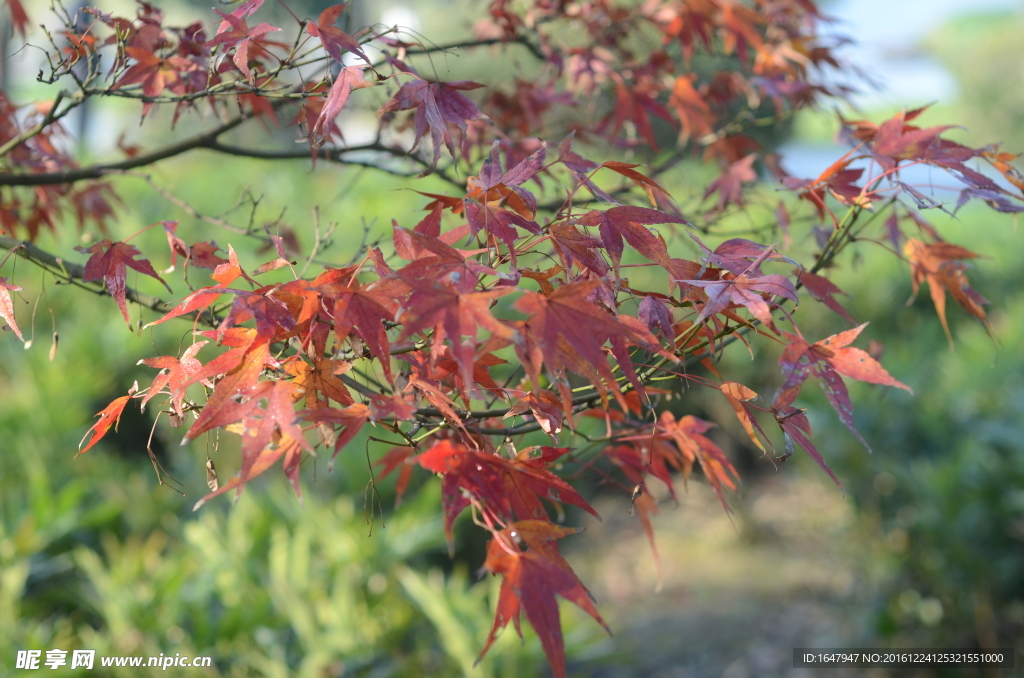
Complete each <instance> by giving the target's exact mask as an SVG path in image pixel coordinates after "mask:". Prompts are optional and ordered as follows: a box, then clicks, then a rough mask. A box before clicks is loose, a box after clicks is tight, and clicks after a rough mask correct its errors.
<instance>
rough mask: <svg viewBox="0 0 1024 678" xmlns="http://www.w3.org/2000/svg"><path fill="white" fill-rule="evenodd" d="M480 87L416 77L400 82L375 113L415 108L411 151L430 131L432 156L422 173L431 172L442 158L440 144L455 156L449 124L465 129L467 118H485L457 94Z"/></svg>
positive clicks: (469, 83)
mask: <svg viewBox="0 0 1024 678" xmlns="http://www.w3.org/2000/svg"><path fill="white" fill-rule="evenodd" d="M479 87H483V85H481V84H480V83H476V82H471V81H469V80H458V81H455V82H428V81H427V80H423V79H416V80H413V81H411V82H407V83H405V84H404V85H402V86H401V87H400V88H399V89H398V92H396V93H395V96H394V97H392V98H391V99H390V100H389V101H388V102H387V103H385V104H384V105H383V106H381V107H380V110H378V111H377V115H378V116H381V115H384V114H385V113H390V112H392V111H408V110H411V109H415V111H416V113H415V116H414V118H413V127H414V129H415V131H416V138H415V139H414V141H413V145H412V150H414V149H415V148H416V146H417V145H419V142H420V140H421V139H422V138H423V135H425V134H426V133H427V132H428V131H429V132H430V139H431V141H432V142H433V147H434V150H433V159H432V160H431V163H430V166H429V167H428V168H427V170H426V171H425V172H424V174H429V173H430V172H433V171H434V169H435V168H436V167H437V162H438V161H439V160H440V159H441V144H442V143H443V144H444V145H445V146H446V147H447V148H448V153H449V154H450V155H451V156H452V158H453V159H454V158H455V145H454V143H453V141H452V135H451V132H449V131H448V124H453V125H456V126H458V127H459V128H460V129H461V130H462V131H463V132H465V131H466V129H467V124H468V123H469V122H470V121H473V120H486V119H488V118H487V116H485V115H484V114H483V113H481V112H480V109H479V108H477V107H476V104H474V103H473V102H472V101H470V100H469V99H467V98H466V97H465V96H464V95H463V94H461V93H460V91H467V90H473V89H477V88H479Z"/></svg>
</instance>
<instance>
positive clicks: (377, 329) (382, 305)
mask: <svg viewBox="0 0 1024 678" xmlns="http://www.w3.org/2000/svg"><path fill="white" fill-rule="evenodd" d="M319 290H320V293H321V294H322V295H323V298H324V300H325V301H328V300H329V301H331V302H333V308H332V309H331V311H330V317H331V318H332V319H333V320H334V334H335V336H336V337H337V338H338V340H339V341H342V340H344V339H345V338H346V337H347V336H348V334H349V333H350V332H352V331H355V333H356V334H358V335H359V337H360V338H361V339H362V340H363V341H364V342H366V347H367V348H368V349H369V350H370V353H372V354H373V355H374V356H375V357H376V358H377V359H378V360H380V362H381V366H382V367H383V368H384V373H385V374H386V375H387V377H388V379H390V378H391V353H390V344H389V342H388V336H387V332H386V331H385V329H384V321H389V322H390V321H393V320H394V319H395V313H396V312H397V311H398V305H399V304H398V299H396V297H395V296H394V294H393V293H394V291H395V285H394V283H393V282H391V283H389V282H388V281H381V282H379V283H375V284H373V285H366V286H358V285H357V286H351V285H343V284H341V283H338V282H332V283H326V284H323V285H320V286H319ZM328 308H330V307H328Z"/></svg>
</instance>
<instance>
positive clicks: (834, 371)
mask: <svg viewBox="0 0 1024 678" xmlns="http://www.w3.org/2000/svg"><path fill="white" fill-rule="evenodd" d="M865 327H867V323H864V324H863V325H859V326H857V327H855V328H853V329H852V330H846V331H845V332H840V333H839V334H834V335H832V336H831V337H828V338H826V339H823V340H821V341H819V342H816V343H814V344H808V343H807V341H806V340H805V339H804V338H803V336H799V335H793V334H790V333H788V332H783V333H782V334H783V336H784V337H786V339H788V340H789V342H790V343H789V344H788V345H787V346H786V348H785V349H784V350H783V351H782V355H781V356H780V357H779V365H780V366H781V367H782V374H783V375H784V376H785V377H786V379H785V381H784V382H783V384H782V386H780V387H779V392H778V394H777V395H776V396H775V404H774V405H773V407H782V406H788V405H790V404H791V403H792V402H793V401H794V400H795V399H796V395H797V393H799V392H800V388H801V387H802V386H803V383H804V382H805V381H807V378H808V377H810V376H811V375H812V374H813V375H814V376H815V377H816V378H817V379H818V381H819V382H820V383H821V388H822V390H823V391H824V392H825V396H826V397H827V398H828V401H829V403H830V404H831V405H832V407H833V408H834V409H835V411H836V413H837V414H838V415H839V419H840V420H841V421H842V422H843V423H844V424H846V427H847V428H848V429H850V431H852V432H853V434H854V435H855V436H857V439H858V440H860V441H861V443H863V445H864V447H866V448H868V449H869V450H870V449H871V448H870V446H869V445H868V444H867V441H865V440H864V438H863V437H862V436H861V435H860V433H859V432H858V431H857V428H856V426H855V425H854V422H853V404H852V403H851V402H850V394H849V392H848V391H847V389H846V384H845V383H844V382H843V379H842V377H843V376H845V377H849V378H850V379H856V380H857V381H865V382H868V383H871V384H880V385H882V386H895V387H897V388H902V389H903V390H905V391H907V392H908V393H911V394H913V392H914V391H913V390H912V389H911V388H910V387H909V386H907V385H906V384H904V383H903V382H901V381H897V380H896V379H894V378H893V377H892V375H890V374H889V373H888V372H886V371H885V368H884V367H882V366H881V365H880V364H879V363H878V361H876V360H875V359H874V358H872V357H871V356H870V355H868V354H867V353H865V352H864V351H862V350H861V349H859V348H856V347H853V346H850V344H851V343H853V341H854V339H856V338H857V336H858V335H859V334H860V333H861V332H862V331H863V330H864V328H865ZM840 375H842V376H840ZM801 447H803V445H801ZM804 449H806V448H804Z"/></svg>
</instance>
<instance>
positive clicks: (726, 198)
mask: <svg viewBox="0 0 1024 678" xmlns="http://www.w3.org/2000/svg"><path fill="white" fill-rule="evenodd" d="M756 159H757V154H756V153H751V154H750V155H748V156H746V157H745V158H743V159H741V160H737V161H736V162H734V163H732V164H731V165H729V166H728V167H727V168H726V169H725V170H724V171H723V172H722V173H721V174H720V175H719V176H718V178H717V179H715V180H714V181H712V182H711V184H710V185H709V186H708V187H707V190H705V191H704V198H705V200H706V199H707V198H708V197H709V196H710V195H711V194H713V193H715V192H716V191H717V192H718V205H717V206H716V207H715V209H716V210H718V211H722V210H724V209H725V208H726V207H728V206H729V203H733V204H735V205H742V204H743V184H745V183H750V182H753V181H757V172H755V171H754V167H753V165H754V160H756Z"/></svg>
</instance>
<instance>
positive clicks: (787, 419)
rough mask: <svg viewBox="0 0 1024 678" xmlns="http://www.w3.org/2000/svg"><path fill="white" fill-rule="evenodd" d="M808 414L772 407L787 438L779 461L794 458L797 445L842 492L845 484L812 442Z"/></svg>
mask: <svg viewBox="0 0 1024 678" xmlns="http://www.w3.org/2000/svg"><path fill="white" fill-rule="evenodd" d="M806 412H807V410H804V409H800V408H797V407H791V406H790V405H781V404H779V403H778V402H776V403H775V404H774V405H772V414H774V415H775V421H776V422H778V424H779V428H781V429H782V433H783V435H784V436H785V437H786V453H785V454H784V455H782V456H781V457H779V461H785V460H786V459H788V458H789V457H791V456H793V445H794V443H795V444H797V445H799V446H800V448H801V449H802V450H803V451H804V452H806V453H807V455H808V456H809V457H810V458H811V459H813V460H814V461H815V462H816V463H817V464H818V466H820V467H821V468H822V469H823V470H824V471H825V473H827V474H828V477H829V478H831V479H832V482H834V483H835V484H836V485H837V486H838V487H839V489H840V490H841V489H843V484H842V483H840V482H839V478H837V477H836V474H835V473H833V472H832V469H830V468H829V467H828V464H826V463H825V458H824V457H822V456H821V453H820V452H818V449H817V448H816V447H814V443H812V442H811V422H809V421H808V420H807V414H806Z"/></svg>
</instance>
